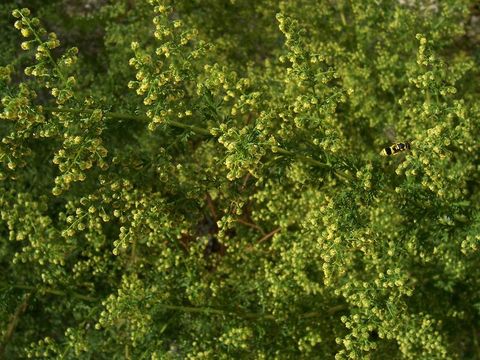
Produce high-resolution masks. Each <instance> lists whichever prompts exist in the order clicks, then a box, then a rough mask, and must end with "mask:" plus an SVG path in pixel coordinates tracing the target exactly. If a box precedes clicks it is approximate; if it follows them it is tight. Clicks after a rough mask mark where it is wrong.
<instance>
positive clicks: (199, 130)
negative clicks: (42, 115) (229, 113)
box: [44, 106, 213, 136]
mask: <svg viewBox="0 0 480 360" xmlns="http://www.w3.org/2000/svg"><path fill="white" fill-rule="evenodd" d="M44 109H45V110H47V111H49V112H57V113H71V114H91V113H93V111H94V110H92V109H70V108H57V107H49V106H46V107H44ZM103 116H105V117H107V118H110V119H118V120H135V121H141V122H148V121H150V118H149V117H147V116H141V115H130V114H123V113H118V112H105V113H104V114H103ZM166 124H167V125H170V126H174V127H177V128H181V129H185V130H190V131H193V132H194V133H197V134H201V135H205V136H213V135H212V134H210V131H209V130H207V129H204V128H201V127H199V126H195V125H188V124H184V123H181V122H179V121H175V120H167V121H166Z"/></svg>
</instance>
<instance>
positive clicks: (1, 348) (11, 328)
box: [0, 292, 33, 359]
mask: <svg viewBox="0 0 480 360" xmlns="http://www.w3.org/2000/svg"><path fill="white" fill-rule="evenodd" d="M32 295H33V292H30V293H28V294H26V295H25V296H24V298H23V301H22V303H21V304H20V305H18V306H17V309H16V310H15V313H14V314H13V315H12V316H11V319H10V322H9V323H8V326H7V331H6V333H5V336H4V337H3V341H2V343H1V344H0V359H4V355H5V350H6V348H7V344H8V342H9V341H10V339H11V338H12V336H13V333H14V332H15V328H16V327H17V325H18V321H19V320H20V316H22V314H23V313H24V312H25V310H27V306H28V302H29V301H30V298H31V297H32Z"/></svg>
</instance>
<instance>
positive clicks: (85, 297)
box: [1, 283, 97, 302]
mask: <svg viewBox="0 0 480 360" xmlns="http://www.w3.org/2000/svg"><path fill="white" fill-rule="evenodd" d="M1 287H2V288H5V287H11V288H14V289H22V290H29V291H36V292H37V293H42V292H43V293H45V294H51V295H57V296H72V297H74V298H77V299H80V300H85V301H90V302H94V301H97V299H95V298H93V297H91V296H88V295H82V294H78V293H76V292H70V291H69V292H65V291H62V290H57V289H49V288H37V287H35V286H30V285H22V284H20V285H11V284H4V283H2V284H1Z"/></svg>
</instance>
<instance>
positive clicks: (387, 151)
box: [380, 141, 410, 156]
mask: <svg viewBox="0 0 480 360" xmlns="http://www.w3.org/2000/svg"><path fill="white" fill-rule="evenodd" d="M405 150H410V143H409V142H408V141H405V142H400V143H396V144H393V145H391V146H388V147H386V148H384V149H383V150H382V151H381V152H380V155H383V156H390V155H397V154H399V153H401V152H402V151H405Z"/></svg>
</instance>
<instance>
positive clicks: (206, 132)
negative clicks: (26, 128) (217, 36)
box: [43, 106, 352, 180]
mask: <svg viewBox="0 0 480 360" xmlns="http://www.w3.org/2000/svg"><path fill="white" fill-rule="evenodd" d="M43 109H44V110H46V111H49V112H52V113H71V114H91V113H93V111H94V110H92V109H71V108H58V107H49V106H45V107H43ZM103 115H104V116H105V117H107V118H110V119H119V120H120V119H121V120H135V121H142V122H148V121H150V118H149V117H147V116H142V115H130V114H124V113H118V112H105V113H104V114H103ZM166 124H167V125H170V126H173V127H177V128H181V129H185V130H189V131H192V132H194V133H196V134H200V135H205V136H208V137H214V135H212V134H211V133H210V131H209V130H208V129H205V128H202V127H199V126H195V125H188V124H184V123H181V122H179V121H175V120H166ZM272 150H273V151H274V152H276V153H279V154H283V155H287V156H289V157H296V158H297V159H299V160H300V161H302V162H305V163H309V164H311V165H313V166H316V167H320V168H324V169H332V167H331V165H329V164H325V163H322V162H320V161H318V160H315V159H312V158H310V157H308V156H305V155H301V154H298V153H295V152H293V151H289V150H286V149H283V148H281V147H279V146H274V147H272ZM335 174H336V175H337V176H338V177H340V178H342V179H343V180H352V179H351V178H350V177H349V176H348V175H347V174H343V173H340V172H338V171H335Z"/></svg>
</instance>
